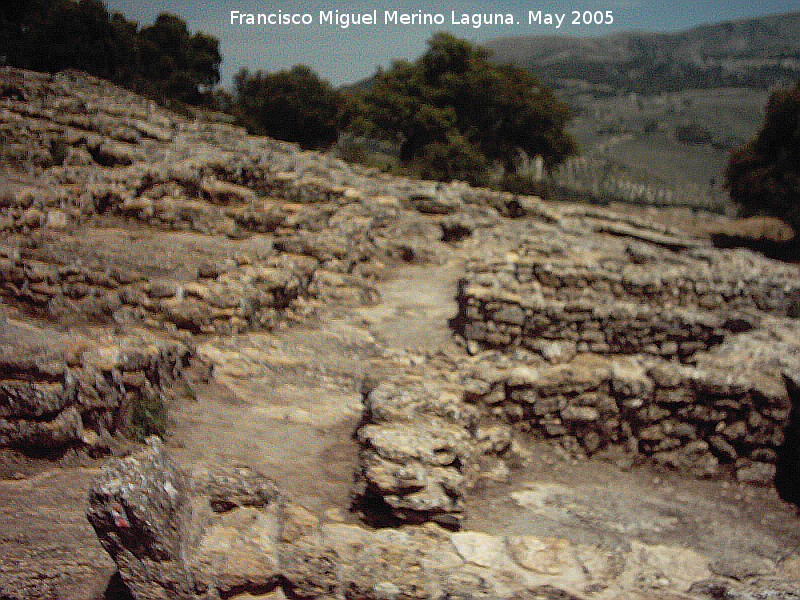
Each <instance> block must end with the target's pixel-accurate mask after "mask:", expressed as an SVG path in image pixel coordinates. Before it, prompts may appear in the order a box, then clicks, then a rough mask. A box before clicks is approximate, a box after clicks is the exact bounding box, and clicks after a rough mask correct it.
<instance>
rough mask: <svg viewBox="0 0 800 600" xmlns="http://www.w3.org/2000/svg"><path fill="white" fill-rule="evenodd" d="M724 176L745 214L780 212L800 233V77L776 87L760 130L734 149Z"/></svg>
mask: <svg viewBox="0 0 800 600" xmlns="http://www.w3.org/2000/svg"><path fill="white" fill-rule="evenodd" d="M725 177H726V184H727V187H728V189H729V190H730V194H731V198H732V199H733V200H734V201H735V202H737V203H739V205H740V206H741V207H742V212H743V213H744V214H745V215H755V214H763V215H772V216H776V217H779V218H781V219H783V220H784V221H786V222H787V223H788V224H789V225H791V226H792V227H793V228H794V230H795V233H798V232H800V81H798V82H797V84H795V86H794V87H793V88H791V89H783V90H777V91H775V92H773V94H772V95H771V96H770V99H769V102H768V103H767V107H766V111H765V117H764V124H763V126H762V128H761V130H760V131H759V132H758V134H757V135H756V136H755V138H753V139H752V140H751V141H750V142H748V143H747V144H745V145H744V146H742V147H741V148H739V149H738V150H736V151H734V152H733V153H732V154H731V158H730V161H729V163H728V169H727V171H726V173H725Z"/></svg>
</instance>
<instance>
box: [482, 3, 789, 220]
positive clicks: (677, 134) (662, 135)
mask: <svg viewBox="0 0 800 600" xmlns="http://www.w3.org/2000/svg"><path fill="white" fill-rule="evenodd" d="M485 46H486V47H488V48H489V49H491V50H492V51H493V54H494V56H493V58H494V60H496V61H498V62H501V63H509V62H510V63H512V64H516V65H518V66H522V67H524V68H527V69H530V70H531V71H532V72H533V73H534V74H535V75H537V76H538V77H539V78H540V79H542V80H543V81H544V82H545V83H546V84H548V85H550V86H551V87H553V88H554V90H555V91H556V94H557V95H558V96H560V97H561V99H562V100H565V101H566V102H567V103H568V104H569V105H570V106H571V107H572V108H573V110H574V112H575V119H574V120H573V121H572V122H571V124H570V127H569V130H570V133H572V135H573V136H574V137H575V139H576V140H578V143H579V145H580V148H581V155H580V156H579V157H576V158H574V159H570V160H569V161H568V163H567V164H566V165H564V166H563V167H562V168H561V169H560V170H559V171H558V172H556V173H555V174H554V175H553V177H554V180H555V181H556V182H558V183H559V184H561V185H563V186H565V187H567V188H570V189H574V190H577V191H579V192H588V193H589V194H591V195H594V196H598V195H599V196H605V197H608V196H610V197H622V198H626V199H629V200H631V201H642V202H645V203H659V202H661V200H659V199H664V198H666V199H668V200H665V202H667V201H669V202H674V203H679V204H685V205H689V206H698V207H706V208H712V207H713V208H715V209H716V210H720V209H722V208H724V207H725V206H726V205H728V199H727V192H726V191H725V190H724V189H723V187H722V183H723V180H724V176H723V172H724V170H725V165H726V164H727V161H728V156H729V153H730V150H731V149H732V148H735V147H737V146H739V145H741V144H743V143H744V142H745V141H747V140H748V139H750V138H751V137H752V136H753V135H755V133H756V131H757V130H758V127H759V126H760V123H761V121H762V119H763V108H764V105H765V104H766V101H767V98H768V97H769V90H770V89H772V88H774V87H776V86H787V85H789V84H792V83H794V81H796V80H798V79H800V12H796V13H789V14H785V15H777V16H770V17H762V18H756V19H747V20H742V21H733V22H728V23H720V24H715V25H704V26H702V27H697V28H695V29H691V30H689V31H685V32H680V33H641V32H630V33H619V34H614V35H609V36H605V37H599V38H569V37H553V36H537V37H516V38H504V39H497V40H493V41H490V42H488V43H486V44H485Z"/></svg>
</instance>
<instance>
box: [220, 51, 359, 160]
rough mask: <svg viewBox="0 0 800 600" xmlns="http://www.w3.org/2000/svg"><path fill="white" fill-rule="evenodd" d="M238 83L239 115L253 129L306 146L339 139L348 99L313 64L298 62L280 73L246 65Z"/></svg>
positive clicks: (325, 143) (237, 103)
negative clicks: (257, 69) (311, 65)
mask: <svg viewBox="0 0 800 600" xmlns="http://www.w3.org/2000/svg"><path fill="white" fill-rule="evenodd" d="M234 86H235V92H236V112H237V115H238V116H239V118H240V120H241V121H242V122H243V123H244V124H245V125H246V126H247V127H248V128H249V129H250V131H252V132H253V133H257V134H260V135H269V136H272V137H275V138H278V139H281V140H286V141H290V142H297V143H299V144H300V145H301V146H303V147H305V148H322V147H327V146H330V145H331V144H333V142H335V141H336V139H337V137H338V135H339V123H340V117H341V114H342V112H343V110H344V108H345V103H344V100H343V98H342V96H341V94H339V93H338V92H337V91H335V90H334V89H333V88H332V87H331V86H330V84H329V83H328V82H327V81H324V80H322V79H320V78H319V77H318V76H317V74H316V73H314V71H312V70H311V69H310V68H309V67H306V66H304V65H297V66H295V67H292V68H291V69H290V70H288V71H278V72H277V73H264V72H262V71H258V72H256V73H250V72H248V71H247V70H246V69H242V70H241V71H239V73H238V74H237V75H236V76H235V77H234Z"/></svg>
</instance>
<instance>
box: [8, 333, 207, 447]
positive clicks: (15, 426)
mask: <svg viewBox="0 0 800 600" xmlns="http://www.w3.org/2000/svg"><path fill="white" fill-rule="evenodd" d="M0 342H1V343H0V446H11V447H15V448H19V449H22V450H24V451H26V452H31V453H34V454H44V455H46V454H49V453H53V452H55V453H57V452H59V451H62V450H64V449H66V448H69V447H73V446H78V447H84V448H88V449H90V450H93V451H97V452H104V451H107V450H108V448H109V445H110V444H112V441H113V440H112V436H113V435H114V434H116V433H127V434H128V435H130V436H132V437H136V436H137V435H140V434H141V433H143V432H146V431H147V429H148V427H149V425H150V424H149V423H148V422H147V421H146V419H144V414H143V411H145V410H147V409H149V408H152V407H154V406H160V407H164V411H166V408H165V407H166V405H167V404H168V403H169V402H170V401H171V399H174V398H176V397H178V396H182V395H183V394H184V393H185V389H186V387H185V382H184V379H183V377H184V368H186V367H187V366H188V363H189V360H190V358H191V350H190V348H189V347H188V346H187V345H186V344H183V343H181V342H177V341H170V340H166V339H158V338H155V337H152V336H149V335H147V334H141V335H135V334H131V335H125V336H116V337H114V338H111V337H108V336H107V334H105V335H101V336H98V337H97V338H95V339H94V340H90V339H88V338H85V337H83V336H78V335H71V336H68V335H65V334H62V333H59V332H56V331H54V330H51V329H47V328H37V327H34V326H31V325H22V324H21V323H17V322H15V321H11V320H6V321H5V323H4V324H2V325H0ZM165 418H166V417H165ZM164 425H166V424H165V423H164Z"/></svg>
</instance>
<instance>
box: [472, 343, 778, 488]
mask: <svg viewBox="0 0 800 600" xmlns="http://www.w3.org/2000/svg"><path fill="white" fill-rule="evenodd" d="M762 367H763V366H762ZM475 382H479V383H475ZM473 383H475V385H474V386H473V387H472V389H471V391H469V392H468V393H467V395H466V398H467V399H468V401H470V402H472V403H475V404H477V405H478V406H481V407H482V408H483V409H485V410H487V411H489V412H490V413H491V414H492V415H494V416H496V417H498V418H500V419H502V420H503V421H505V422H506V423H509V424H511V425H512V426H513V427H514V428H515V429H517V430H518V431H525V432H533V433H534V434H535V435H539V436H542V437H544V438H548V439H556V440H559V441H560V442H561V443H562V445H564V446H565V447H566V448H567V449H568V450H570V451H572V452H573V453H574V454H577V455H580V456H584V455H585V456H591V455H594V454H596V453H601V454H606V455H610V456H617V457H619V456H623V455H628V456H630V457H632V458H636V457H642V458H646V459H649V460H652V461H653V462H655V463H656V464H658V465H660V466H663V467H666V468H670V469H676V470H681V471H688V472H692V473H693V474H696V475H699V476H711V475H715V474H717V473H718V472H720V471H722V472H725V471H734V472H735V474H736V476H737V478H738V479H739V480H741V481H749V482H755V483H762V484H767V483H769V482H770V481H771V480H772V477H773V476H774V474H775V463H776V461H777V459H778V456H779V452H780V449H781V445H782V444H783V442H784V435H785V434H784V431H785V428H786V425H787V422H788V418H789V412H790V409H791V403H792V399H791V398H790V397H789V394H788V393H787V390H786V387H785V386H784V385H783V382H782V380H781V376H780V373H777V374H773V376H770V375H765V374H763V373H759V372H758V370H756V369H753V368H751V367H747V368H744V367H741V368H739V369H737V371H736V372H733V373H732V372H731V370H730V369H729V368H724V367H720V366H718V365H714V364H710V363H709V364H704V365H702V366H700V367H695V366H687V365H678V364H676V363H674V362H669V361H664V360H661V359H656V358H643V357H634V358H621V357H617V358H613V359H610V358H607V357H600V356H596V355H591V354H584V355H580V356H578V357H577V358H576V359H574V360H573V361H571V362H569V363H564V364H559V365H541V366H538V367H522V366H521V367H517V368H514V369H510V370H503V371H491V370H490V371H484V372H483V373H482V374H479V375H476V378H475V381H474V382H473Z"/></svg>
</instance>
